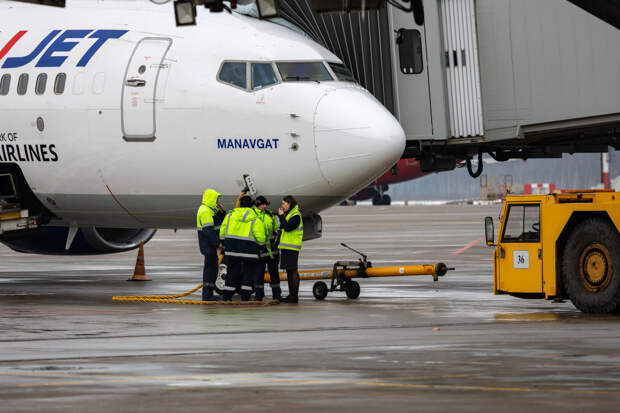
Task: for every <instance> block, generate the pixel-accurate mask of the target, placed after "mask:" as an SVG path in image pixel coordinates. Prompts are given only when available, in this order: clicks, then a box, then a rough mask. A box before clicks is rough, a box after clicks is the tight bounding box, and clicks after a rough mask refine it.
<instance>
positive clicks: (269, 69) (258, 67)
mask: <svg viewBox="0 0 620 413" xmlns="http://www.w3.org/2000/svg"><path fill="white" fill-rule="evenodd" d="M276 83H278V78H277V77H276V73H275V72H274V70H273V66H272V65H271V63H252V90H259V89H262V88H264V87H267V86H270V85H274V84H276Z"/></svg>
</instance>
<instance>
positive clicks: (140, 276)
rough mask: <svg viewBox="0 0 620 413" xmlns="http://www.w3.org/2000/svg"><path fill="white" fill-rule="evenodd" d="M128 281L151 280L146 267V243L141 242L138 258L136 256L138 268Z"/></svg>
mask: <svg viewBox="0 0 620 413" xmlns="http://www.w3.org/2000/svg"><path fill="white" fill-rule="evenodd" d="M127 281H151V280H149V277H147V276H146V268H145V267H144V243H143V242H141V243H140V249H139V250H138V258H136V269H135V270H134V271H133V277H131V278H130V279H128V280H127Z"/></svg>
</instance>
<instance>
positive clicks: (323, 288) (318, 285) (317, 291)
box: [312, 281, 328, 300]
mask: <svg viewBox="0 0 620 413" xmlns="http://www.w3.org/2000/svg"><path fill="white" fill-rule="evenodd" d="M327 291H328V290H327V284H325V283H324V282H323V281H317V282H315V283H314V285H313V286H312V295H314V298H316V299H317V300H324V299H325V297H327Z"/></svg>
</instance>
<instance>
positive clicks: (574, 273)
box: [562, 218, 620, 314]
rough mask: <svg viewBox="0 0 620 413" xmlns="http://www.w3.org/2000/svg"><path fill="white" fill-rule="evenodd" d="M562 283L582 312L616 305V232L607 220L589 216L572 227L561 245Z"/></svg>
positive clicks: (619, 283)
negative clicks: (564, 244) (564, 243)
mask: <svg viewBox="0 0 620 413" xmlns="http://www.w3.org/2000/svg"><path fill="white" fill-rule="evenodd" d="M562 283H563V285H564V288H565V290H566V294H567V295H568V297H569V298H570V300H571V301H572V302H573V304H574V305H575V307H577V308H578V309H580V310H581V311H583V312H584V313H599V314H606V313H612V312H614V311H617V310H619V309H620V235H619V234H618V232H617V231H616V229H615V228H614V227H613V225H612V224H611V223H610V222H609V221H606V220H604V219H600V218H590V219H587V220H585V221H583V222H581V223H579V224H578V225H577V226H576V227H575V229H574V230H573V231H572V233H571V234H570V236H569V237H568V240H567V242H566V246H565V248H564V254H563V257H562Z"/></svg>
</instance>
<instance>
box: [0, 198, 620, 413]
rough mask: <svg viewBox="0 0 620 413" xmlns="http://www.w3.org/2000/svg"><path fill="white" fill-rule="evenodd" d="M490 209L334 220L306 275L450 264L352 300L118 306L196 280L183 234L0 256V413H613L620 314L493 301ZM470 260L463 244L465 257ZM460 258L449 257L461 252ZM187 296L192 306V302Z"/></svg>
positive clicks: (308, 259) (309, 254)
mask: <svg viewBox="0 0 620 413" xmlns="http://www.w3.org/2000/svg"><path fill="white" fill-rule="evenodd" d="M498 213H499V206H471V205H469V206H468V205H448V206H409V207H399V206H394V207H364V206H359V207H338V208H333V209H331V210H329V211H326V212H325V213H324V214H323V220H324V228H325V233H324V236H323V238H322V239H320V240H316V241H312V242H309V243H307V244H306V245H305V246H304V250H303V252H302V258H301V264H302V267H303V268H317V267H321V268H322V267H329V266H331V264H332V263H333V261H335V260H337V259H355V255H354V254H352V253H351V252H349V251H347V250H345V249H343V248H342V247H340V246H339V243H340V242H345V243H347V244H349V245H351V246H352V247H354V248H356V249H358V250H361V251H363V252H365V253H366V254H368V256H369V258H370V259H371V260H372V261H373V263H374V265H375V266H378V265H392V264H396V263H403V264H404V263H413V264H416V263H419V264H422V263H436V262H446V263H447V264H449V265H453V266H455V267H456V268H457V270H456V271H455V272H452V273H449V274H448V275H447V276H445V277H443V278H441V279H440V281H439V282H437V283H435V282H433V281H432V278H431V277H410V278H383V279H365V280H362V281H361V285H362V293H361V297H360V298H359V299H358V300H347V299H346V298H345V297H344V294H343V293H332V294H330V295H329V297H328V298H327V299H326V300H325V301H322V302H319V301H316V300H314V299H313V297H312V293H311V288H312V282H305V283H302V289H301V301H300V304H299V305H287V304H281V305H279V306H272V307H260V308H213V307H206V308H205V307H201V306H183V305H170V304H149V303H116V302H113V301H112V300H111V297H112V296H113V295H138V294H170V293H178V292H182V291H185V290H189V289H190V288H192V287H194V286H195V285H196V284H198V283H199V282H200V278H201V270H202V267H201V264H202V262H201V256H200V255H199V253H198V251H197V245H196V235H195V232H194V231H179V232H177V233H174V232H172V231H160V232H159V233H158V235H157V236H156V238H154V239H153V240H152V241H151V242H150V243H149V244H148V245H147V247H146V264H147V271H148V275H149V277H150V278H151V279H152V281H151V282H144V283H128V282H125V279H126V278H127V277H128V276H129V275H131V273H132V271H133V266H134V263H135V255H136V254H135V252H131V253H124V254H118V255H111V256H96V257H45V256H27V255H20V254H17V253H13V252H11V251H10V250H8V249H6V248H4V247H1V248H0V315H1V317H0V331H1V336H0V411H2V412H4V411H6V412H22V411H23V412H26V411H45V412H61V411H62V412H72V411H76V412H82V411H89V412H103V411H105V412H109V411H119V412H153V411H177V412H181V411H196V410H201V411H222V410H223V409H228V408H230V409H233V410H234V411H274V410H280V411H289V410H299V411H316V410H319V409H320V410H328V411H331V410H342V409H344V410H350V411H353V410H355V411H373V412H374V411H378V410H381V411H384V412H387V411H452V410H455V411H475V412H481V411H489V412H495V411H498V410H500V409H501V410H502V411H524V410H526V409H527V410H529V411H547V410H549V409H561V410H564V411H618V405H619V402H620V328H618V327H619V326H620V317H619V316H608V317H602V316H591V315H584V314H581V313H580V312H578V311H577V310H576V309H575V308H574V307H573V306H572V305H571V304H570V303H569V302H567V303H561V304H554V303H551V302H546V301H525V300H520V299H517V298H512V297H508V296H494V295H493V294H492V276H491V250H490V249H488V248H487V247H486V246H484V244H483V243H482V242H481V241H482V240H481V236H482V235H483V231H482V227H483V224H482V222H483V218H484V216H486V215H491V216H494V217H497V216H498ZM467 246H469V248H465V247H467ZM457 252H458V253H457ZM190 298H195V299H199V296H198V294H196V295H195V296H194V297H190Z"/></svg>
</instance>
